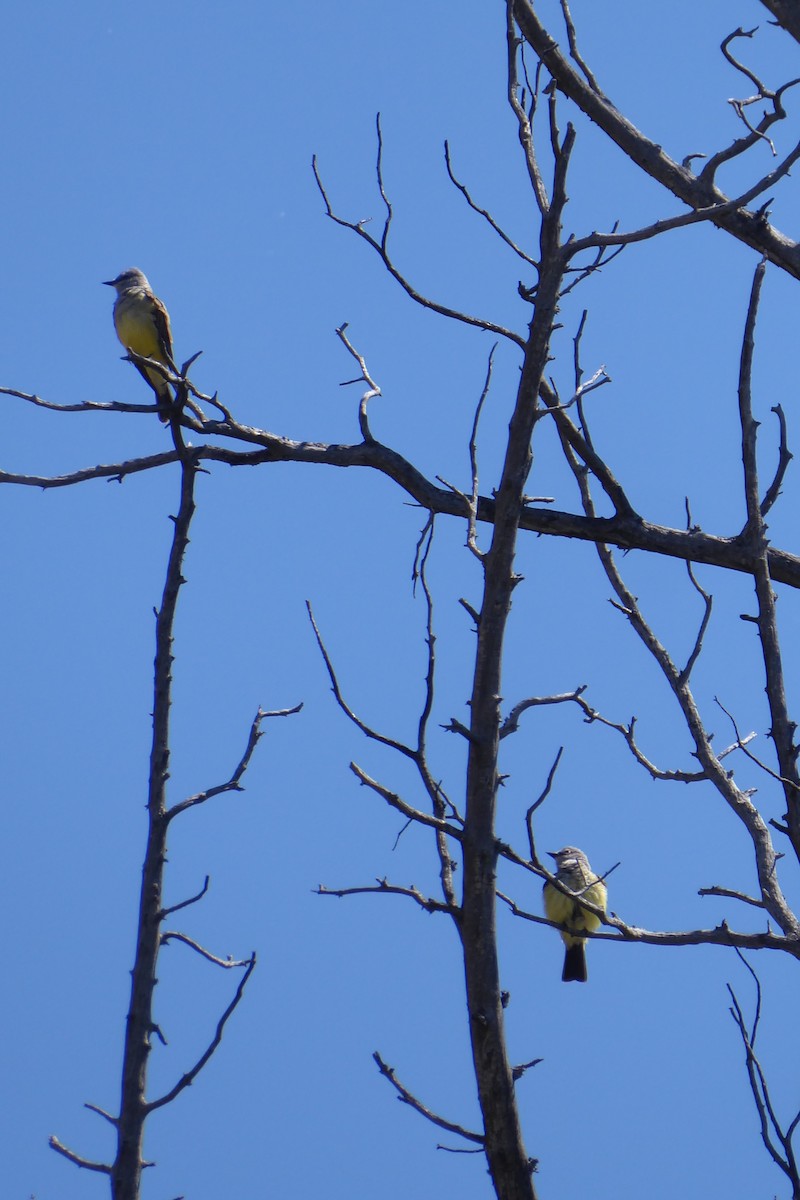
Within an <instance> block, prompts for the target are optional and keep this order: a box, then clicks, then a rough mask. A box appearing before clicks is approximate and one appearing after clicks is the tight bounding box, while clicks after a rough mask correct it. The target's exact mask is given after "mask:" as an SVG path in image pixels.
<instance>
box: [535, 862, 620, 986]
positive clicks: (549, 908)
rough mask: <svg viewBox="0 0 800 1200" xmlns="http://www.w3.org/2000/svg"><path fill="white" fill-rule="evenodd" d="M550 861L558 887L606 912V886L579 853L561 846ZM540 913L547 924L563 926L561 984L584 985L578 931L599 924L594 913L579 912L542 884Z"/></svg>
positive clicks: (583, 958)
mask: <svg viewBox="0 0 800 1200" xmlns="http://www.w3.org/2000/svg"><path fill="white" fill-rule="evenodd" d="M548 853H549V854H550V857H551V858H554V859H555V860H556V871H555V876H556V879H557V880H558V881H559V883H563V885H564V887H565V888H569V890H570V891H571V892H574V893H575V895H576V897H579V898H580V899H581V900H588V902H589V903H590V904H595V905H596V906H597V907H598V908H602V910H603V912H605V911H606V900H607V892H606V885H605V884H604V883H603V882H602V880H600V879H598V877H597V876H596V875H595V874H594V872H593V871H592V868H591V867H590V866H589V860H588V858H587V857H586V855H585V854H584V853H583V851H582V850H576V848H575V847H574V846H565V847H564V849H563V850H558V851H556V853H555V854H554V853H553V852H552V851H548ZM543 897H544V911H545V913H546V915H547V918H548V920H550V921H557V922H558V923H559V925H565V926H566V929H562V930H561V936H562V938H563V939H564V945H565V946H566V947H567V951H566V954H565V955H564V970H563V971H562V973H561V978H562V979H563V980H564V982H565V983H569V982H570V981H571V980H573V979H574V980H577V982H578V983H586V938H583V937H581V936H580V932H581V930H584V929H588V930H589V932H590V933H592V932H594V930H595V929H598V928H599V927H600V925H601V924H602V921H601V920H600V918H599V917H598V916H597V915H596V913H593V912H589V910H588V909H586V908H582V907H581V905H580V904H579V903H578V901H577V899H575V900H573V899H572V897H570V896H565V895H564V893H563V892H560V891H559V890H558V888H556V887H554V886H553V884H552V883H546V884H545V885H544V891H543Z"/></svg>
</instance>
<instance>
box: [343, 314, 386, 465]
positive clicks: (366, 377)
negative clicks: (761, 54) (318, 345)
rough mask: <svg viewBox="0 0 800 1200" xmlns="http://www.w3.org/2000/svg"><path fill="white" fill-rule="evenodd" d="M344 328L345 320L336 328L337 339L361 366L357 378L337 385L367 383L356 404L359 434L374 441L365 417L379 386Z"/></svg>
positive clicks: (378, 393) (366, 440) (367, 439)
mask: <svg viewBox="0 0 800 1200" xmlns="http://www.w3.org/2000/svg"><path fill="white" fill-rule="evenodd" d="M346 329H347V322H345V323H344V325H340V326H339V328H338V329H337V330H336V336H337V337H338V338H339V340H340V341H341V342H342V344H343V345H344V346H345V348H346V349H347V351H348V353H349V354H352V356H353V358H354V359H355V360H356V362H357V363H358V365H359V367H360V368H361V375H360V377H359V378H358V379H348V380H347V382H346V383H342V384H340V385H339V386H340V387H348V386H349V385H350V384H351V383H366V384H367V391H366V392H364V394H363V396H362V397H361V401H360V403H359V406H358V425H359V428H360V430H361V436H362V437H363V439H364V441H365V442H374V440H375V439H374V438H373V436H372V432H371V431H370V427H369V420H368V418H367V405H368V404H369V402H370V400H372V398H373V397H374V396H380V395H381V389H380V388H379V386H378V384H377V383H376V382H375V380H374V379H373V378H372V376H371V375H370V373H369V371H368V370H367V363H366V359H365V358H364V357H363V355H361V354H359V353H358V351H357V350H356V349H355V347H354V346H353V345H352V343H351V342H350V340H349V338H348V337H347V334H346V333H345V330H346Z"/></svg>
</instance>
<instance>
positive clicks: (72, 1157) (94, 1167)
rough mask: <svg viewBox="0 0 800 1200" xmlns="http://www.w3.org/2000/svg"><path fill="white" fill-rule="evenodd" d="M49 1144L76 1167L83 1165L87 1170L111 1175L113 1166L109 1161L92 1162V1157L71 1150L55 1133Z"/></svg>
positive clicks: (49, 1139)
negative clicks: (82, 1155)
mask: <svg viewBox="0 0 800 1200" xmlns="http://www.w3.org/2000/svg"><path fill="white" fill-rule="evenodd" d="M48 1144H49V1146H50V1149H51V1150H55V1152H56V1154H61V1155H62V1156H63V1157H64V1158H68V1159H69V1161H70V1162H71V1163H74V1164H75V1166H76V1167H83V1169H84V1170H86V1171H99V1172H100V1173H101V1175H110V1174H111V1167H110V1165H109V1164H108V1163H99V1162H92V1160H91V1159H90V1158H82V1157H81V1155H80V1154H76V1153H75V1151H74V1150H70V1148H69V1147H68V1146H65V1145H64V1143H63V1142H60V1141H59V1140H58V1138H57V1137H56V1136H55V1134H53V1135H52V1136H51V1137H50V1138H48Z"/></svg>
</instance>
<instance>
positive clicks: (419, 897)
mask: <svg viewBox="0 0 800 1200" xmlns="http://www.w3.org/2000/svg"><path fill="white" fill-rule="evenodd" d="M314 891H315V893H316V895H318V896H336V897H337V899H340V900H341V899H342V898H343V897H344V896H369V895H373V896H406V897H407V898H408V899H409V900H413V901H415V903H416V904H418V905H419V907H420V908H424V909H425V912H429V913H434V912H437V913H438V912H441V913H449V914H450V916H456V915H457V913H458V909H457V908H455V907H454V906H453V905H452V904H444V903H443V902H442V901H441V900H432V899H431V898H430V896H425V895H423V893H422V892H421V891H420V890H419V888H416V887H414V886H413V884H412V886H411V887H399V886H397V885H396V884H393V883H388V882H387V880H386V879H378V880H376V882H375V884H372V885H370V886H369V887H348V888H329V887H325V885H324V884H323V883H321V884H320V885H319V887H317V888H315V889H314Z"/></svg>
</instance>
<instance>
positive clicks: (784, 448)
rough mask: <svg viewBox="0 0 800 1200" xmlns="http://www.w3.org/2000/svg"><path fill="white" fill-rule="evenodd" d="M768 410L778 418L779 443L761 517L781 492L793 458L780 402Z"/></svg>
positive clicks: (762, 503) (764, 515) (762, 505)
mask: <svg viewBox="0 0 800 1200" xmlns="http://www.w3.org/2000/svg"><path fill="white" fill-rule="evenodd" d="M770 412H774V413H775V416H776V417H777V418H778V424H779V427H780V444H779V450H778V466H777V468H776V470H775V478H774V479H773V480H772V483H771V484H770V485H769V487H768V488H767V491H766V494H765V496H764V499H763V500H762V501H761V515H762V517H766V515H767V513H768V512H769V510H770V509H771V508H772V506H773V504H774V503H775V501H776V500H777V499H778V496H779V495H780V494H781V486H782V484H783V479H784V476H785V474H786V471H787V468H788V466H789V463H790V462H791V461H792V458H793V455H792V453H791V451H790V450H789V446H788V444H787V440H786V417H785V416H784V412H783V409H782V408H781V406H780V404H774V405H773V406H772V408H771V409H770Z"/></svg>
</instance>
